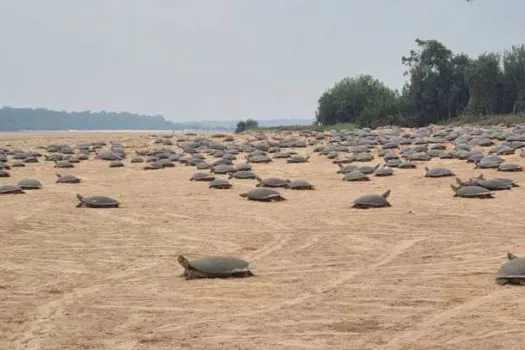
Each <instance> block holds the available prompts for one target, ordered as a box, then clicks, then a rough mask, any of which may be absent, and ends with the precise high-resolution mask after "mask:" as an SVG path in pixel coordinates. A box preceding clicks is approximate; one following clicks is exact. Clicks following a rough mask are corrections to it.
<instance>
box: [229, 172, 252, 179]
mask: <svg viewBox="0 0 525 350" xmlns="http://www.w3.org/2000/svg"><path fill="white" fill-rule="evenodd" d="M232 178H235V179H256V178H257V175H255V174H254V173H253V172H252V171H250V170H241V171H237V172H235V173H230V175H229V176H228V179H232Z"/></svg>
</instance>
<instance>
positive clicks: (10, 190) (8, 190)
mask: <svg viewBox="0 0 525 350" xmlns="http://www.w3.org/2000/svg"><path fill="white" fill-rule="evenodd" d="M17 193H25V192H24V191H23V190H22V189H21V188H20V187H18V186H15V185H5V186H0V194H17Z"/></svg>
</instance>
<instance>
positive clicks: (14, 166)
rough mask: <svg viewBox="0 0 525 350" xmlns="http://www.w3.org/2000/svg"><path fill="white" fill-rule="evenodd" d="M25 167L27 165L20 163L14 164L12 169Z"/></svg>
mask: <svg viewBox="0 0 525 350" xmlns="http://www.w3.org/2000/svg"><path fill="white" fill-rule="evenodd" d="M25 166H26V165H25V164H24V163H22V162H20V161H17V162H13V164H11V167H13V168H25Z"/></svg>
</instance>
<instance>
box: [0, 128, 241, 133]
mask: <svg viewBox="0 0 525 350" xmlns="http://www.w3.org/2000/svg"><path fill="white" fill-rule="evenodd" d="M188 132H193V133H201V134H211V133H218V134H228V133H233V131H214V130H192V129H184V130H166V129H160V130H137V129H130V130H125V129H121V130H107V129H104V130H77V129H71V130H9V131H7V130H6V131H0V133H6V134H7V133H34V134H46V133H48V134H56V133H77V134H81V133H91V134H142V133H148V134H172V133H173V134H184V133H188Z"/></svg>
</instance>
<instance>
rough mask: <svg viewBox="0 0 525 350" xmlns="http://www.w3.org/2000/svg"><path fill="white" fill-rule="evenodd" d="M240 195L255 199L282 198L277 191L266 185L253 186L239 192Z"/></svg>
mask: <svg viewBox="0 0 525 350" xmlns="http://www.w3.org/2000/svg"><path fill="white" fill-rule="evenodd" d="M240 196H241V197H247V198H248V199H250V200H255V201H270V200H273V199H275V200H284V198H283V197H282V196H281V194H280V193H279V192H277V191H276V190H273V189H271V188H267V187H261V188H255V189H253V190H251V191H248V192H246V193H241V194H240Z"/></svg>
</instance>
